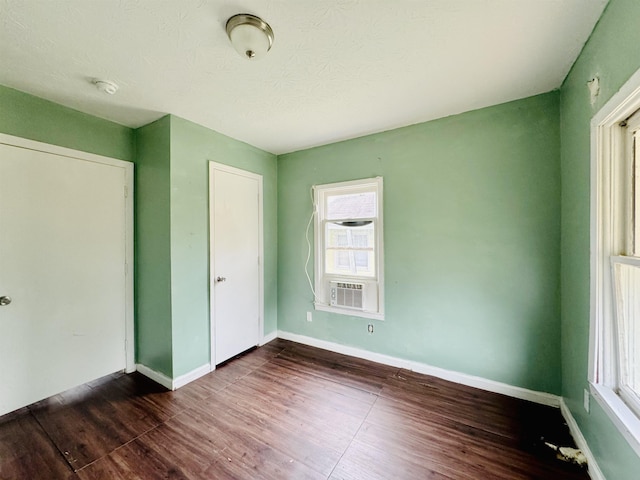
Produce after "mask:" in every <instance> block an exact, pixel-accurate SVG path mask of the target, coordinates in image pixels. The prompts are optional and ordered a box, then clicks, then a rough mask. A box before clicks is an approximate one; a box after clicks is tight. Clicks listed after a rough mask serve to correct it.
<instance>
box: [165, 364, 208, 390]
mask: <svg viewBox="0 0 640 480" xmlns="http://www.w3.org/2000/svg"><path fill="white" fill-rule="evenodd" d="M210 372H211V364H210V363H205V364H204V365H202V366H200V367H198V368H195V369H193V370H191V371H190V372H187V373H185V374H184V375H180V376H179V377H177V378H174V379H173V388H172V390H176V389H177V388H180V387H183V386H185V385H186V384H187V383H190V382H193V381H194V380H197V379H199V378H200V377H202V376H204V375H206V374H208V373H210Z"/></svg>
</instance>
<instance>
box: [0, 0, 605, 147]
mask: <svg viewBox="0 0 640 480" xmlns="http://www.w3.org/2000/svg"><path fill="white" fill-rule="evenodd" d="M606 3H607V0H422V1H420V0H395V1H394V0H360V1H357V0H280V1H277V0H217V1H215V0H55V1H53V0H0V84H3V85H7V86H9V87H13V88H16V89H18V90H22V91H25V92H28V93H31V94H33V95H36V96H39V97H43V98H46V99H49V100H52V101H54V102H57V103H60V104H62V105H66V106H69V107H71V108H75V109H77V110H80V111H82V112H86V113H90V114H93V115H96V116H98V117H102V118H106V119H109V120H113V121H115V122H118V123H120V124H123V125H127V126H130V127H139V126H141V125H145V124H147V123H149V122H151V121H153V120H155V119H157V118H159V117H161V116H163V115H164V114H166V113H172V114H175V115H178V116H179V117H182V118H185V119H188V120H191V121H193V122H196V123H199V124H201V125H204V126H206V127H209V128H211V129H213V130H216V131H218V132H220V133H223V134H225V135H228V136H230V137H233V138H236V139H239V140H242V141H245V142H247V143H249V144H251V145H254V146H256V147H259V148H261V149H264V150H267V151H269V152H272V153H276V154H280V153H285V152H291V151H295V150H300V149H304V148H307V147H311V146H316V145H322V144H326V143H331V142H335V141H339V140H344V139H348V138H353V137H357V136H361V135H364V134H368V133H374V132H380V131H384V130H390V129H393V128H396V127H400V126H405V125H410V124H414V123H419V122H423V121H426V120H431V119H434V118H440V117H444V116H447V115H451V114H455V113H460V112H464V111H468V110H473V109H477V108H481V107H485V106H489V105H495V104H498V103H503V102H507V101H510V100H515V99H519V98H524V97H528V96H531V95H535V94H538V93H543V92H548V91H550V90H553V89H555V88H558V87H559V86H560V85H561V83H562V81H563V79H564V78H565V76H566V75H567V73H568V71H569V69H570V67H571V65H572V64H573V62H574V60H575V59H576V57H577V56H578V53H579V52H580V50H581V48H582V46H583V45H584V43H585V42H586V40H587V38H588V37H589V34H590V33H591V31H592V29H593V27H594V25H595V23H596V21H597V19H598V18H599V16H600V14H601V13H602V11H603V9H604V7H605V5H606ZM236 13H252V14H255V15H258V16H260V17H262V18H263V19H264V20H265V21H267V22H268V23H269V24H270V25H271V27H272V28H273V30H274V33H275V41H274V45H273V48H272V50H271V51H270V52H269V54H268V55H267V56H266V57H265V58H264V59H261V60H258V61H255V62H252V61H248V60H245V59H244V58H242V57H240V56H239V55H238V54H237V53H236V51H235V50H234V49H233V48H232V46H231V45H230V44H229V41H228V39H227V37H226V32H225V28H224V26H225V23H226V20H227V19H228V18H229V17H230V16H232V15H234V14H236ZM94 78H105V79H110V80H113V81H115V82H117V83H118V84H119V85H120V90H119V91H118V93H117V94H116V95H113V96H109V95H106V94H104V93H101V92H99V91H98V90H97V89H96V88H95V87H94V86H93V85H92V84H91V81H92V80H93V79H94ZM586 80H587V79H585V82H586Z"/></svg>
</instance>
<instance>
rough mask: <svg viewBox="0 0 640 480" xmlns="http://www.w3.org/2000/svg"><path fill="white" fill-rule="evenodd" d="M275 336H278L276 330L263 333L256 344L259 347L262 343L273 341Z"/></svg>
mask: <svg viewBox="0 0 640 480" xmlns="http://www.w3.org/2000/svg"><path fill="white" fill-rule="evenodd" d="M276 338H278V331H277V330H275V331H273V332H271V333H268V334H266V335H264V336H263V337H262V340H260V343H259V344H258V346H259V347H261V346H263V345H266V344H267V343H269V342H273V341H274V340H275V339H276Z"/></svg>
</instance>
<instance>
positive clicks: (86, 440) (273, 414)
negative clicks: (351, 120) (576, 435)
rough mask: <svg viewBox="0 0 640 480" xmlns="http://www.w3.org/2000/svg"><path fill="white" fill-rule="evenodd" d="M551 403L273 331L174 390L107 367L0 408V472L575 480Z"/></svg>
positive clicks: (29, 475) (86, 479)
mask: <svg viewBox="0 0 640 480" xmlns="http://www.w3.org/2000/svg"><path fill="white" fill-rule="evenodd" d="M543 439H544V440H547V441H549V442H551V443H555V444H560V445H572V444H573V443H572V440H571V438H570V436H569V433H568V430H567V428H566V425H564V423H563V420H562V417H561V415H560V412H559V411H558V410H557V409H554V408H549V407H544V406H540V405H536V404H532V403H529V402H525V401H521V400H516V399H513V398H509V397H505V396H502V395H498V394H493V393H488V392H484V391H481V390H477V389H473V388H470V387H464V386H460V385H457V384H453V383H450V382H446V381H444V380H440V379H437V378H434V377H429V376H425V375H419V374H416V373H413V372H410V371H407V370H401V369H398V368H392V367H388V366H384V365H379V364H375V363H371V362H367V361H364V360H360V359H355V358H352V357H347V356H343V355H339V354H335V353H331V352H327V351H324V350H319V349H316V348H312V347H307V346H304V345H300V344H296V343H293V342H288V341H284V340H275V341H273V342H271V343H270V344H268V345H265V346H264V347H261V348H258V349H255V350H253V351H250V352H248V353H246V354H244V355H241V356H239V357H237V358H235V359H233V360H231V361H230V362H228V363H227V364H225V365H223V366H221V367H219V368H218V369H217V370H216V371H215V372H212V373H211V374H209V375H206V376H205V377H202V378H200V379H199V380H197V381H195V382H192V383H190V384H188V385H186V386H185V387H183V388H181V389H179V390H177V391H175V392H168V391H166V390H165V389H163V388H162V387H160V386H158V385H157V384H155V383H153V382H152V381H150V380H148V379H146V378H145V377H143V376H142V375H140V374H137V373H134V374H131V375H124V374H115V375H111V376H108V377H105V378H102V379H99V380H96V381H94V382H90V383H88V384H86V385H83V386H81V387H78V388H75V389H72V390H69V391H67V392H64V393H62V394H60V395H56V396H54V397H52V398H49V399H47V400H44V401H42V402H39V403H36V404H34V405H31V406H30V407H27V408H23V409H21V410H19V411H16V412H13V413H11V414H9V415H5V416H4V417H0V479H2V480H5V479H6V480H8V479H29V480H34V479H35V480H38V479H46V480H53V479H66V480H97V479H100V480H102V479H105V480H106V479H108V480H114V479H127V480H134V479H144V480H155V479H189V480H196V479H216V480H217V479H234V480H237V479H278V480H283V479H296V480H298V479H310V480H315V479H331V480H338V479H350V480H356V479H357V480H365V479H450V480H458V479H460V480H467V479H468V480H478V479H481V480H489V479H491V480H494V479H496V480H500V479H504V480H507V479H509V480H514V479H515V480H517V479H541V480H542V479H544V480H556V479H557V480H562V479H567V480H578V479H583V480H584V479H588V478H589V476H588V475H587V473H586V470H584V469H581V468H579V467H577V466H575V465H570V464H567V463H565V462H562V461H560V460H557V459H556V458H555V454H554V453H553V452H552V451H551V450H550V449H548V448H547V447H545V446H544V440H543Z"/></svg>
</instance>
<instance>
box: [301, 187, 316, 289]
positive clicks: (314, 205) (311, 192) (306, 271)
mask: <svg viewBox="0 0 640 480" xmlns="http://www.w3.org/2000/svg"><path fill="white" fill-rule="evenodd" d="M309 193H310V194H311V216H310V217H309V222H308V223H307V230H306V232H305V235H304V237H305V239H306V240H307V260H306V261H305V262H304V273H305V275H306V276H307V281H308V282H309V288H310V289H311V293H313V299H314V300H315V301H318V296H317V295H316V291H315V289H314V288H313V282H312V281H311V276H310V275H309V260H310V259H311V241H310V240H309V228H310V227H311V222H312V221H313V217H314V216H315V215H316V204H315V201H314V198H313V187H311V190H309Z"/></svg>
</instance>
